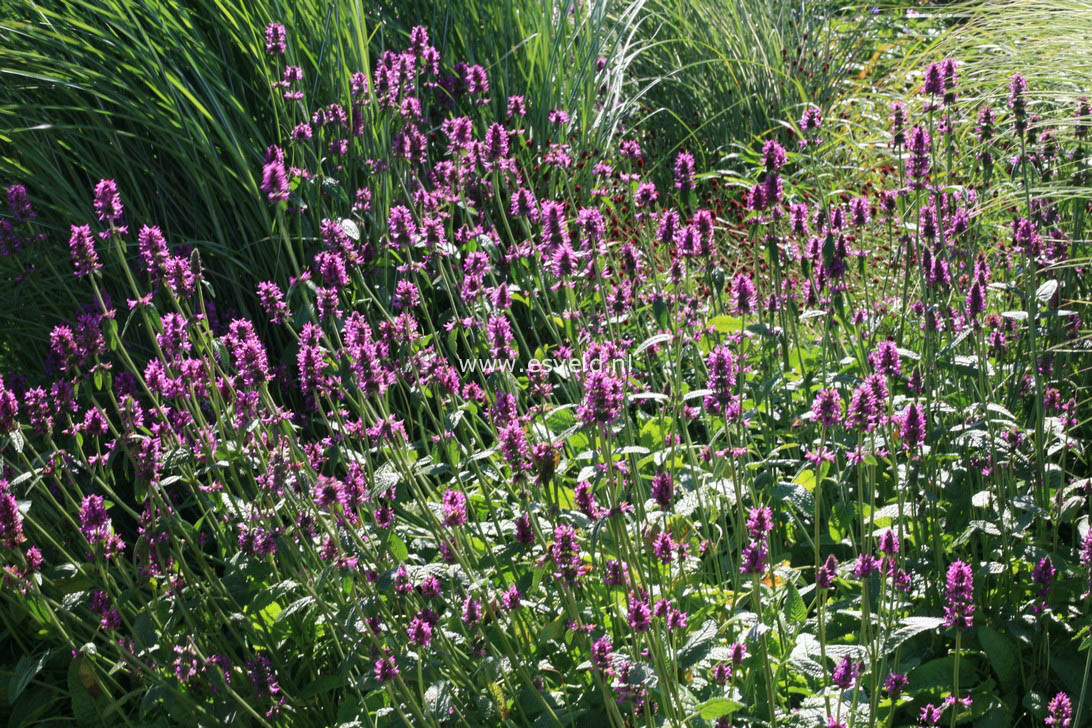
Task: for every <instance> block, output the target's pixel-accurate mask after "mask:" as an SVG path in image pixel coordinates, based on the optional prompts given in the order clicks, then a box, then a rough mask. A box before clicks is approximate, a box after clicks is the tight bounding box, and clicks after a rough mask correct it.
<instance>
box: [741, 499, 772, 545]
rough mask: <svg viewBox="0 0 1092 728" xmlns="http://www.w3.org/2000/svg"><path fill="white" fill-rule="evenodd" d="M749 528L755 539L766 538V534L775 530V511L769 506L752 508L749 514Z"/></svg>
mask: <svg viewBox="0 0 1092 728" xmlns="http://www.w3.org/2000/svg"><path fill="white" fill-rule="evenodd" d="M747 530H748V531H749V532H750V534H751V538H752V539H754V540H755V541H759V540H761V539H764V538H766V534H768V533H769V532H770V531H771V530H773V511H771V510H770V507H769V506H762V507H759V508H751V512H750V514H749V515H748V516H747Z"/></svg>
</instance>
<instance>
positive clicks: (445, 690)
mask: <svg viewBox="0 0 1092 728" xmlns="http://www.w3.org/2000/svg"><path fill="white" fill-rule="evenodd" d="M454 706H455V699H454V696H453V695H452V694H451V685H450V684H449V683H448V682H447V681H446V680H442V681H440V682H438V683H433V684H432V685H430V686H429V688H428V690H426V691H425V707H426V708H428V711H429V712H430V713H432V715H433V716H435V717H436V718H439V719H447V718H448V717H450V714H451V709H452V708H453V707H454Z"/></svg>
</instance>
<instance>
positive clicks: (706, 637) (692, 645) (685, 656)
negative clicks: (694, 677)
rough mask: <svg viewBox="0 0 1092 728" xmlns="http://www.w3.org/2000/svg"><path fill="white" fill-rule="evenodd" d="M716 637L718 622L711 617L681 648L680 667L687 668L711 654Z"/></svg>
mask: <svg viewBox="0 0 1092 728" xmlns="http://www.w3.org/2000/svg"><path fill="white" fill-rule="evenodd" d="M716 637H717V623H716V622H714V621H713V620H711V619H710V620H708V621H706V622H705V623H704V624H702V626H701V629H699V630H698V631H697V632H695V633H694V634H692V635H690V639H689V640H687V641H686V644H685V645H683V648H682V649H681V650H679V667H681V668H687V667H690V666H691V665H695V664H697V663H698V662H700V661H701V660H702V658H703V657H705V656H706V655H707V654H709V650H710V649H712V647H713V641H714V640H715V639H716Z"/></svg>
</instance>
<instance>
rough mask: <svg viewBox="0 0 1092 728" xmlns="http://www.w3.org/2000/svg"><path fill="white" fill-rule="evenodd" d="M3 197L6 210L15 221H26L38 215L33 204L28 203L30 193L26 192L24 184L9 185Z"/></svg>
mask: <svg viewBox="0 0 1092 728" xmlns="http://www.w3.org/2000/svg"><path fill="white" fill-rule="evenodd" d="M5 198H6V202H7V205H8V212H9V213H11V217H12V219H13V220H15V222H17V223H18V222H26V221H27V220H31V219H33V218H35V217H38V213H37V212H35V211H34V206H33V205H31V204H30V195H28V194H27V188H26V187H25V186H23V185H21V184H14V185H10V186H9V187H8V191H7V195H6V196H5Z"/></svg>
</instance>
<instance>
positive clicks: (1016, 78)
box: [1009, 73, 1028, 136]
mask: <svg viewBox="0 0 1092 728" xmlns="http://www.w3.org/2000/svg"><path fill="white" fill-rule="evenodd" d="M1027 90H1028V82H1027V81H1026V80H1025V79H1024V77H1023V76H1021V75H1020V74H1019V73H1017V74H1013V77H1012V79H1010V80H1009V108H1010V109H1012V116H1013V120H1014V121H1013V124H1014V126H1015V127H1016V133H1017V135H1019V136H1022V135H1023V133H1024V130H1025V129H1027V126H1028V122H1027V100H1026V99H1025V98H1024V94H1025V93H1027Z"/></svg>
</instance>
